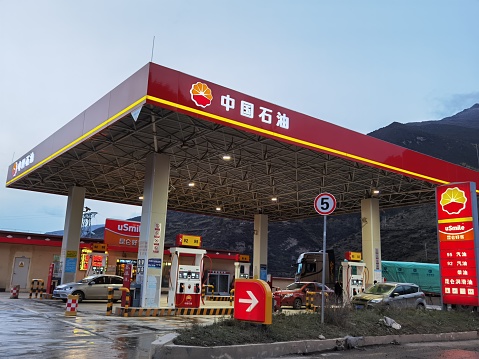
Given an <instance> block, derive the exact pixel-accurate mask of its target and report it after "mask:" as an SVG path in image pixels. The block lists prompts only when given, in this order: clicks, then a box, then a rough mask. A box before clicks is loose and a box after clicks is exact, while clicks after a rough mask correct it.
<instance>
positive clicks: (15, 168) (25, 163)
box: [12, 152, 35, 177]
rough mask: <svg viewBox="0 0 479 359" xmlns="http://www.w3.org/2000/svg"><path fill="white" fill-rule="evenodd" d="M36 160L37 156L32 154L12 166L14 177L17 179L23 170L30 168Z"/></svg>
mask: <svg viewBox="0 0 479 359" xmlns="http://www.w3.org/2000/svg"><path fill="white" fill-rule="evenodd" d="M34 160H35V154H34V153H33V152H32V153H30V154H29V155H26V156H25V157H24V158H22V159H21V160H20V161H17V162H15V163H14V164H13V166H12V176H13V177H15V176H16V175H17V174H18V173H19V172H20V171H21V170H23V169H24V168H25V167H28V166H30V164H32V163H33V161H34Z"/></svg>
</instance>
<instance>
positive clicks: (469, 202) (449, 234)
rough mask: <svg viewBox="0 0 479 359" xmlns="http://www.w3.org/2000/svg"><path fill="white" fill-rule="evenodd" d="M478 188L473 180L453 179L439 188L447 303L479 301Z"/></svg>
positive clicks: (442, 277) (440, 238)
mask: <svg viewBox="0 0 479 359" xmlns="http://www.w3.org/2000/svg"><path fill="white" fill-rule="evenodd" d="M475 191H476V188H475V184H474V183H472V182H467V183H453V184H449V185H446V186H440V187H437V189H436V210H437V219H438V241H439V268H440V271H441V286H442V297H443V298H442V299H443V303H444V304H462V305H474V306H477V305H478V304H479V297H478V285H477V276H478V271H477V267H476V248H477V239H476V237H477V236H476V227H477V199H476V193H475Z"/></svg>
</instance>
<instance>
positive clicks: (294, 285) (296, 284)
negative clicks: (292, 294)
mask: <svg viewBox="0 0 479 359" xmlns="http://www.w3.org/2000/svg"><path fill="white" fill-rule="evenodd" d="M303 285H304V283H291V284H290V285H288V286H287V287H286V289H288V290H293V289H300V288H301V287H302V286H303Z"/></svg>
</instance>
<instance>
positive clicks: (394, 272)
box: [381, 261, 441, 295]
mask: <svg viewBox="0 0 479 359" xmlns="http://www.w3.org/2000/svg"><path fill="white" fill-rule="evenodd" d="M381 266H382V273H383V278H385V280H386V282H409V283H415V284H417V285H419V286H420V287H421V289H422V291H423V292H424V293H426V294H437V295H440V294H441V277H440V275H439V264H433V263H417V262H393V261H381Z"/></svg>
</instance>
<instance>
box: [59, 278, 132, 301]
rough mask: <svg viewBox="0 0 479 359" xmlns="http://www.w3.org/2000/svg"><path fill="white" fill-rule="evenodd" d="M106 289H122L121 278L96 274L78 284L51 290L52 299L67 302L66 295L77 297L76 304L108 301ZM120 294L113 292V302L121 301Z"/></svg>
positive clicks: (69, 284)
mask: <svg viewBox="0 0 479 359" xmlns="http://www.w3.org/2000/svg"><path fill="white" fill-rule="evenodd" d="M108 287H113V288H115V289H118V288H121V287H123V277H120V276H117V275H109V274H97V275H91V276H88V277H85V278H83V279H82V280H80V281H78V282H72V283H65V284H61V285H59V286H57V287H56V288H55V289H54V290H53V295H52V297H53V298H57V299H62V300H63V301H64V302H66V301H67V299H68V295H70V294H71V295H78V302H81V301H83V300H85V299H86V300H92V299H95V300H99V299H105V300H107V299H108ZM121 294H122V292H121V291H120V290H115V291H114V292H113V300H114V301H118V300H119V299H121Z"/></svg>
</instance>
